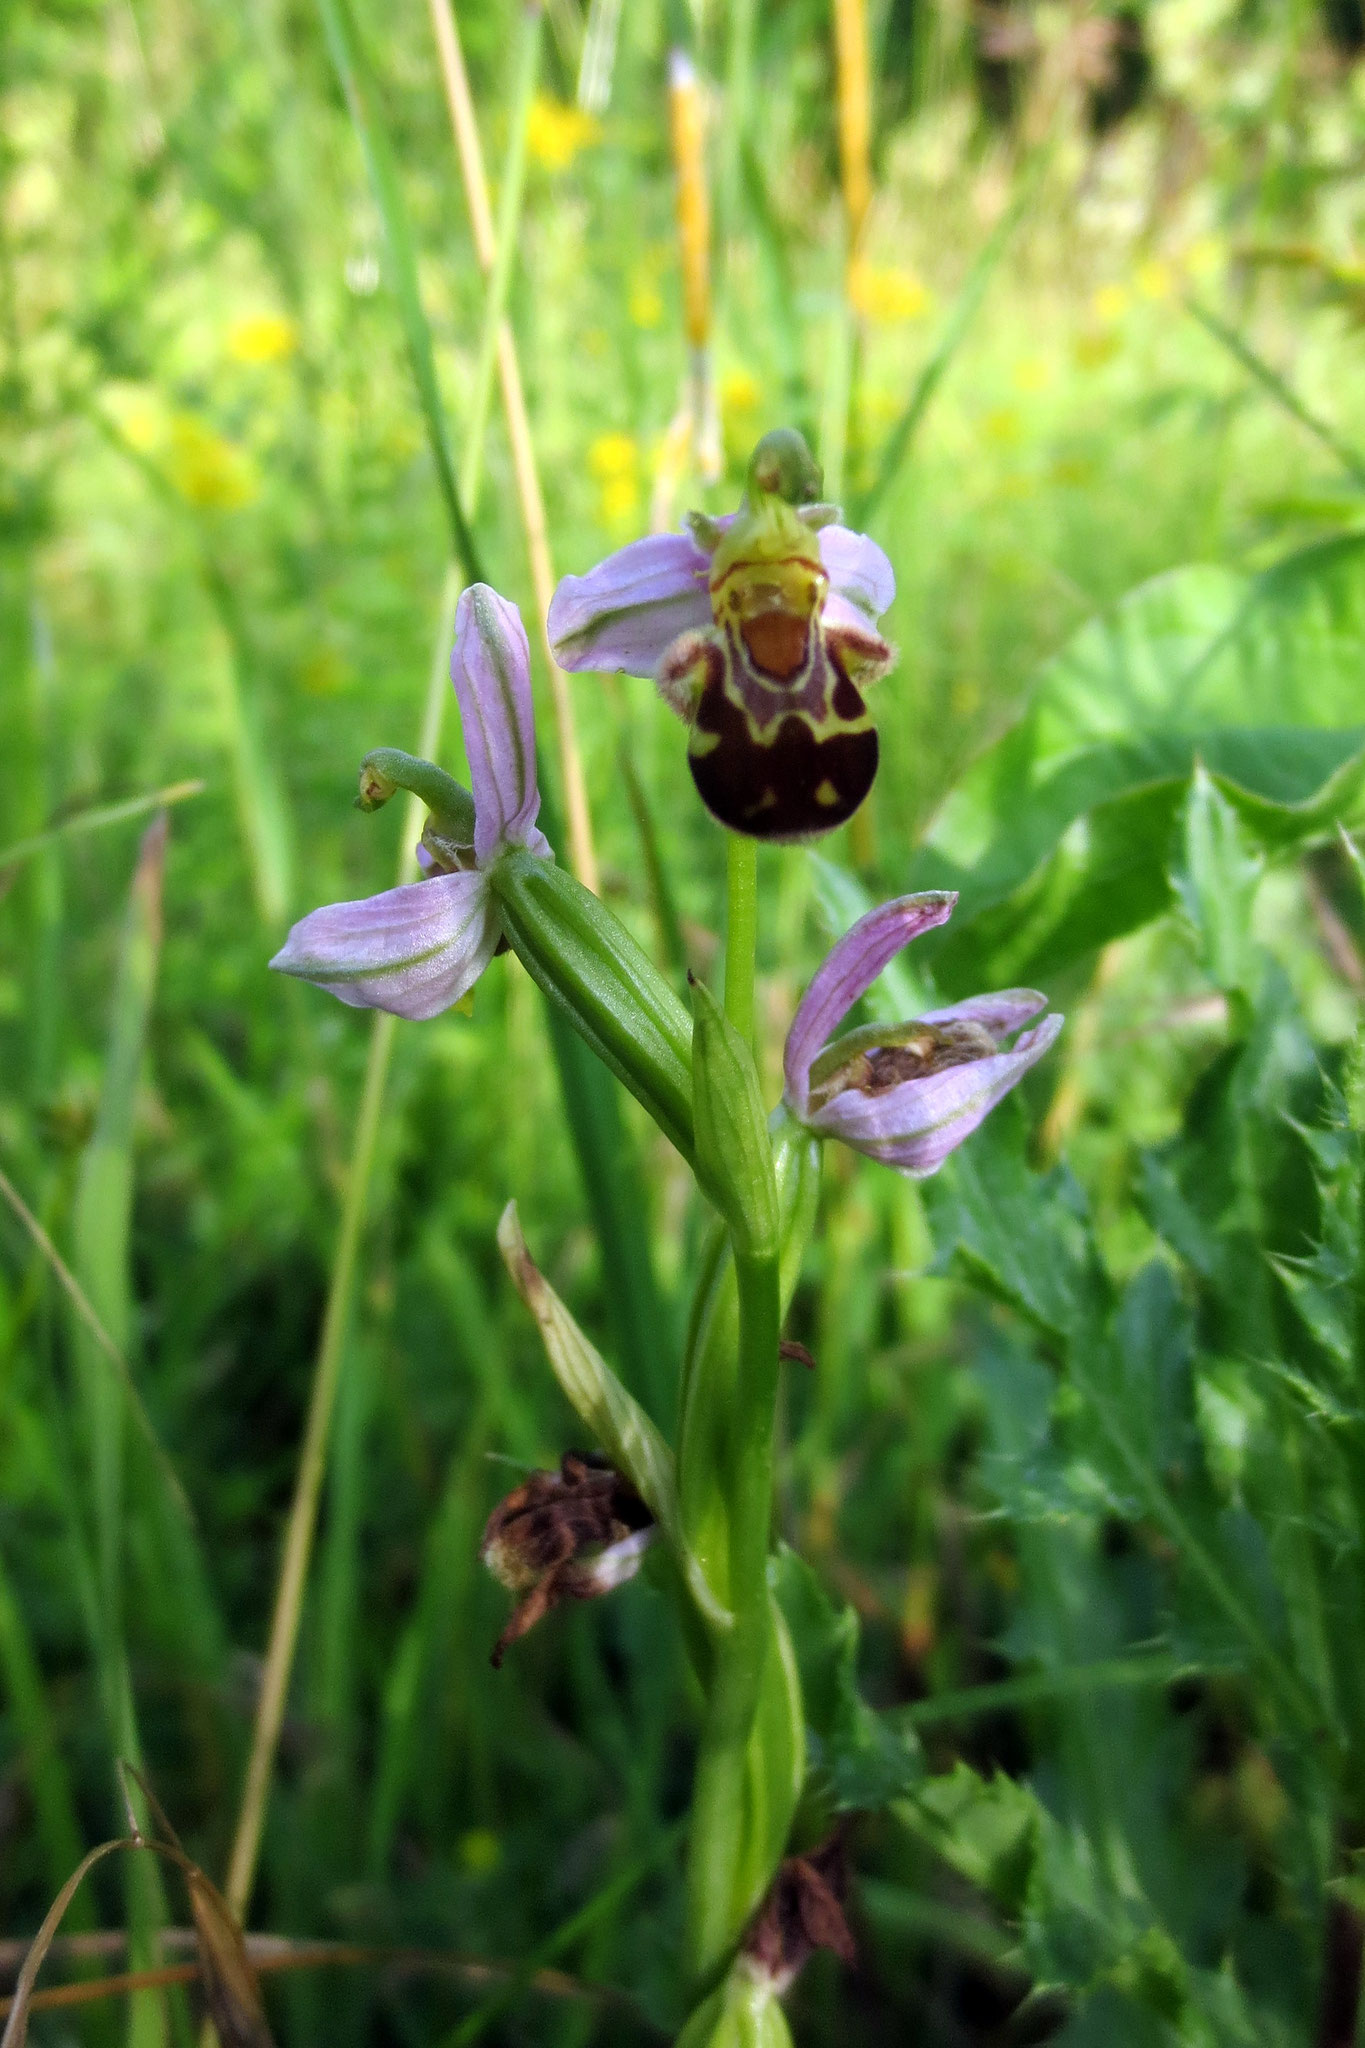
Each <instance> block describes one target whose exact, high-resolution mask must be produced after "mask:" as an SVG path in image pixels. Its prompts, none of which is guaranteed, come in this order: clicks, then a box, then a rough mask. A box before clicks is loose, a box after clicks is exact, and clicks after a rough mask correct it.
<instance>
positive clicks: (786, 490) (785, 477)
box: [748, 427, 825, 505]
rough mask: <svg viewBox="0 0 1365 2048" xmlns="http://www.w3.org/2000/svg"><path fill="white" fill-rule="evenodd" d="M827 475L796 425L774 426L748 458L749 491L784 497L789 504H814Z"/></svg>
mask: <svg viewBox="0 0 1365 2048" xmlns="http://www.w3.org/2000/svg"><path fill="white" fill-rule="evenodd" d="M824 482H825V479H824V474H823V472H822V470H821V468H820V465H819V463H818V462H817V461H816V460H815V457H814V456H813V455H812V454H811V452H810V449H809V448H808V447H807V446H806V442H805V437H804V436H803V435H801V434H799V433H798V432H797V430H796V428H795V427H774V428H773V430H772V432H771V433H770V434H765V435H764V436H763V439H762V440H761V441H760V442H759V444H758V446H757V447H756V448H755V450H754V452H753V455H752V456H751V457H750V460H749V476H748V494H749V498H750V501H751V502H752V501H753V500H754V499H755V498H756V497H757V496H758V495H759V494H763V495H764V496H768V497H774V498H785V499H786V501H787V503H788V504H789V505H814V504H816V503H817V502H818V501H819V497H820V493H821V490H822V489H823V488H824Z"/></svg>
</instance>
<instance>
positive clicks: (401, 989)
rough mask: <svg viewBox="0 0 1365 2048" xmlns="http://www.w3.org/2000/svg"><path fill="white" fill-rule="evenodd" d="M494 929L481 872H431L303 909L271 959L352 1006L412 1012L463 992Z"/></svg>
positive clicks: (430, 1012)
mask: <svg viewBox="0 0 1365 2048" xmlns="http://www.w3.org/2000/svg"><path fill="white" fill-rule="evenodd" d="M500 933H501V927H500V925H499V922H498V917H497V912H496V910H495V908H494V906H493V899H492V892H491V890H490V888H489V886H488V878H487V876H485V875H481V874H478V873H476V872H472V871H471V872H462V873H460V874H455V875H437V876H434V877H433V878H432V880H431V881H428V882H408V883H406V884H404V886H403V887H402V888H400V889H386V890H385V891H384V892H383V894H382V895H379V896H366V897H362V898H361V899H360V900H359V901H358V902H354V903H326V904H324V905H323V906H322V908H321V909H320V910H314V911H310V913H309V914H308V916H307V917H305V918H301V919H300V920H299V922H298V923H297V924H296V925H295V926H294V928H293V930H292V931H291V932H290V934H289V937H288V938H287V939H286V940H285V942H284V944H283V946H282V947H281V948H280V950H279V952H278V953H277V954H276V955H275V957H274V959H273V960H272V961H271V963H270V965H271V966H272V967H274V968H277V969H278V970H279V972H280V973H282V974H293V975H297V976H298V977H299V979H300V980H302V981H314V982H316V983H317V984H318V986H319V988H325V989H327V990H329V991H330V993H331V994H332V995H334V996H338V997H340V999H341V1001H342V1002H343V1003H350V1004H352V1005H353V1006H354V1007H355V1008H357V1009H366V1010H390V1011H392V1012H393V1014H394V1016H396V1017H409V1018H412V1019H414V1020H417V1019H422V1018H426V1017H436V1016H439V1014H440V1013H441V1011H442V1010H448V1009H449V1008H450V1006H451V1004H452V1003H458V1002H459V1000H460V998H461V996H463V995H466V994H467V993H468V991H469V990H470V989H471V988H472V987H473V986H474V983H475V982H476V981H477V980H478V978H479V976H480V975H481V974H482V973H483V970H484V968H485V967H486V966H487V965H488V963H489V961H490V960H491V959H492V957H493V951H494V948H495V947H496V945H497V943H498V939H499V936H500Z"/></svg>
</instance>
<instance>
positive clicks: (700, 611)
mask: <svg viewBox="0 0 1365 2048" xmlns="http://www.w3.org/2000/svg"><path fill="white" fill-rule="evenodd" d="M710 569H711V560H710V557H709V556H708V555H707V554H706V553H705V552H704V551H703V550H702V549H701V548H699V547H698V546H697V543H696V542H695V541H694V540H693V538H692V536H691V534H690V533H651V534H649V535H647V536H646V537H645V539H644V540H633V541H631V543H630V545H629V546H628V547H624V548H618V549H617V550H616V553H615V554H613V555H608V556H607V557H606V558H605V560H603V561H601V562H599V563H598V564H597V566H596V567H595V568H593V569H589V571H588V573H587V575H586V576H565V577H563V578H562V579H561V581H560V584H559V587H558V589H557V590H556V591H555V594H554V596H553V597H552V598H551V599H550V610H549V616H548V618H547V620H546V625H547V629H548V631H549V635H550V645H551V647H552V648H553V649H554V656H555V660H556V661H557V662H558V663H559V665H560V667H561V668H568V669H580V668H596V669H619V670H623V671H624V672H625V674H626V675H632V676H652V675H653V674H654V672H655V670H656V669H657V668H658V666H659V663H660V662H661V661H662V660H663V658H664V654H665V653H666V651H667V649H668V647H669V646H670V644H671V643H672V642H673V641H674V640H676V639H677V637H678V635H679V634H680V633H687V632H692V631H695V630H696V629H697V628H698V627H701V626H709V625H710V624H711V599H710V596H709V595H708V592H707V588H706V579H707V577H708V575H709V574H710Z"/></svg>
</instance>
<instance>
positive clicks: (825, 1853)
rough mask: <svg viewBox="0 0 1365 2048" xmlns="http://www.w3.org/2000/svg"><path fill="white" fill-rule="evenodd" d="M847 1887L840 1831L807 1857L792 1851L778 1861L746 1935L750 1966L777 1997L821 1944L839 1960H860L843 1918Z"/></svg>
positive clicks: (846, 1863)
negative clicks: (765, 1980)
mask: <svg viewBox="0 0 1365 2048" xmlns="http://www.w3.org/2000/svg"><path fill="white" fill-rule="evenodd" d="M847 1891H848V1862H847V1859H846V1857H845V1855H844V1844H843V1839H842V1837H841V1836H840V1835H837V1834H835V1835H831V1836H830V1838H829V1840H828V1841H827V1842H822V1843H821V1845H820V1847H819V1848H818V1849H812V1850H811V1852H810V1854H809V1855H807V1856H788V1857H787V1858H786V1859H785V1861H784V1862H783V1863H781V1864H780V1865H779V1866H778V1872H777V1875H776V1877H775V1878H774V1879H773V1881H772V1884H771V1885H770V1886H769V1889H768V1895H767V1897H766V1898H765V1899H764V1901H763V1904H762V1905H761V1906H760V1907H759V1909H758V1914H757V1917H756V1918H755V1920H754V1921H753V1924H752V1925H751V1926H750V1929H749V1932H748V1934H747V1935H746V1936H745V1938H744V1954H745V1956H746V1957H747V1958H748V1961H749V1964H750V1967H751V1968H752V1969H753V1970H754V1971H755V1972H756V1973H758V1974H759V1975H761V1976H763V1977H766V1978H767V1979H768V1981H769V1982H770V1983H771V1985H772V1988H773V1990H774V1992H775V1993H776V1994H777V1996H778V1997H781V1995H782V1993H783V1992H784V1991H786V1990H787V1988H788V1987H789V1986H790V1985H791V1984H793V1983H794V1982H795V1981H796V1978H797V1977H798V1976H799V1974H800V1972H801V1970H802V1969H803V1968H804V1966H805V1964H806V1963H807V1962H808V1961H809V1959H810V1958H811V1956H813V1955H814V1953H815V1951H816V1949H818V1948H828V1949H833V1951H834V1953H835V1955H836V1956H838V1958H839V1960H840V1962H843V1963H853V1962H856V1960H857V1949H856V1948H855V1946H854V1941H853V1936H852V1935H851V1934H850V1933H849V1929H848V1922H847V1920H845V1918H844V1898H845V1896H846V1894H847Z"/></svg>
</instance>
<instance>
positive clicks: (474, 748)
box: [270, 583, 554, 1018]
mask: <svg viewBox="0 0 1365 2048" xmlns="http://www.w3.org/2000/svg"><path fill="white" fill-rule="evenodd" d="M450 673H451V679H452V681H453V682H454V685H455V695H456V697H457V698H458V700H459V705H460V717H461V721H462V723H463V726H464V739H465V751H466V753H467V754H468V756H469V777H470V781H471V782H472V783H473V786H474V793H473V801H472V804H471V802H470V799H469V797H468V795H467V794H466V792H465V791H463V790H461V789H460V788H459V786H458V785H457V784H455V783H453V782H451V780H450V778H449V777H448V776H446V775H443V774H442V773H441V771H440V770H439V769H437V768H433V767H432V766H431V764H430V763H429V762H416V761H412V760H410V758H409V757H408V756H406V755H399V754H396V753H393V752H391V751H390V750H388V749H381V750H380V751H379V752H378V753H376V754H372V755H369V756H367V758H366V763H365V766H364V768H362V770H361V781H360V788H361V793H360V796H359V798H358V799H357V801H358V803H359V804H360V807H361V809H362V810H373V809H375V808H377V806H378V805H379V804H381V803H383V802H385V801H387V799H388V798H389V797H390V796H392V795H393V793H394V790H395V789H396V788H398V787H408V788H412V789H415V790H416V792H417V794H418V795H419V796H421V797H423V798H424V799H425V800H426V801H427V802H428V804H429V805H430V806H431V807H432V815H431V817H430V818H429V819H428V822H427V827H426V830H425V831H424V832H423V834H422V843H421V845H420V846H419V848H418V858H419V860H420V862H421V865H422V867H423V869H424V871H425V872H424V879H423V880H422V881H420V882H410V883H407V884H405V885H404V886H403V887H401V888H398V889H386V890H384V892H383V893H382V895H379V896H368V897H365V898H363V899H362V900H361V901H359V902H356V903H329V904H326V905H324V906H323V908H322V909H321V910H314V911H312V912H310V914H309V915H308V916H307V917H305V918H303V919H302V920H301V921H300V922H299V923H298V924H296V925H295V926H294V928H293V930H292V931H291V932H290V934H289V937H288V938H287V939H286V940H285V942H284V945H283V946H282V947H281V949H280V951H279V952H278V953H277V954H276V955H275V958H274V959H273V960H272V961H271V963H270V964H271V966H272V967H277V968H279V969H280V971H281V972H282V973H284V974H296V975H298V976H299V977H300V978H301V979H302V980H304V981H315V982H317V984H318V986H319V987H320V988H325V989H329V990H330V991H331V993H332V994H333V995H334V996H339V997H340V998H341V1000H342V1002H343V1003H352V1004H355V1005H357V1006H358V1007H361V1008H364V1009H372V1010H391V1011H393V1013H394V1015H395V1016H398V1017H411V1018H425V1017H435V1016H437V1015H439V1013H440V1012H441V1011H442V1010H448V1009H449V1008H450V1007H451V1005H452V1003H458V1002H459V1001H460V999H461V997H462V996H464V995H467V994H468V992H469V990H470V989H471V988H472V987H473V986H474V983H475V982H476V981H477V980H478V978H479V976H480V975H481V974H482V973H483V970H484V968H485V967H486V966H487V965H488V963H489V961H490V960H491V959H492V957H493V955H494V953H495V952H496V951H497V948H498V945H499V943H500V941H501V939H502V923H501V918H500V915H499V912H498V905H497V899H496V896H495V894H494V891H493V888H492V884H491V879H490V877H491V873H492V870H493V869H494V867H495V866H496V865H497V862H498V861H499V859H500V858H501V856H502V855H503V854H504V853H506V852H507V851H508V849H509V848H512V847H525V848H526V849H527V851H528V852H530V853H533V854H537V855H539V856H541V857H542V858H543V859H546V860H552V859H553V858H554V856H553V854H552V853H551V851H550V845H549V841H548V840H547V839H546V837H545V835H544V833H543V832H541V831H540V830H539V828H538V827H537V825H536V815H537V813H538V811H539V810H540V790H539V788H538V787H537V783H536V751H535V729H534V725H533V722H532V713H531V661H530V650H529V648H528V647H527V644H526V631H525V628H524V627H523V625H522V623H521V615H520V613H519V612H518V611H517V608H516V606H515V605H514V604H509V603H508V601H507V600H506V598H502V597H499V596H498V595H497V593H496V592H495V591H493V590H490V589H489V588H488V586H487V584H485V583H475V584H472V585H471V586H470V588H469V589H468V590H466V591H465V592H464V593H463V595H462V596H461V598H460V602H459V606H458V608H457V610H456V613H455V648H454V652H453V654H452V655H451V660H450ZM400 764H402V765H400Z"/></svg>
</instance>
